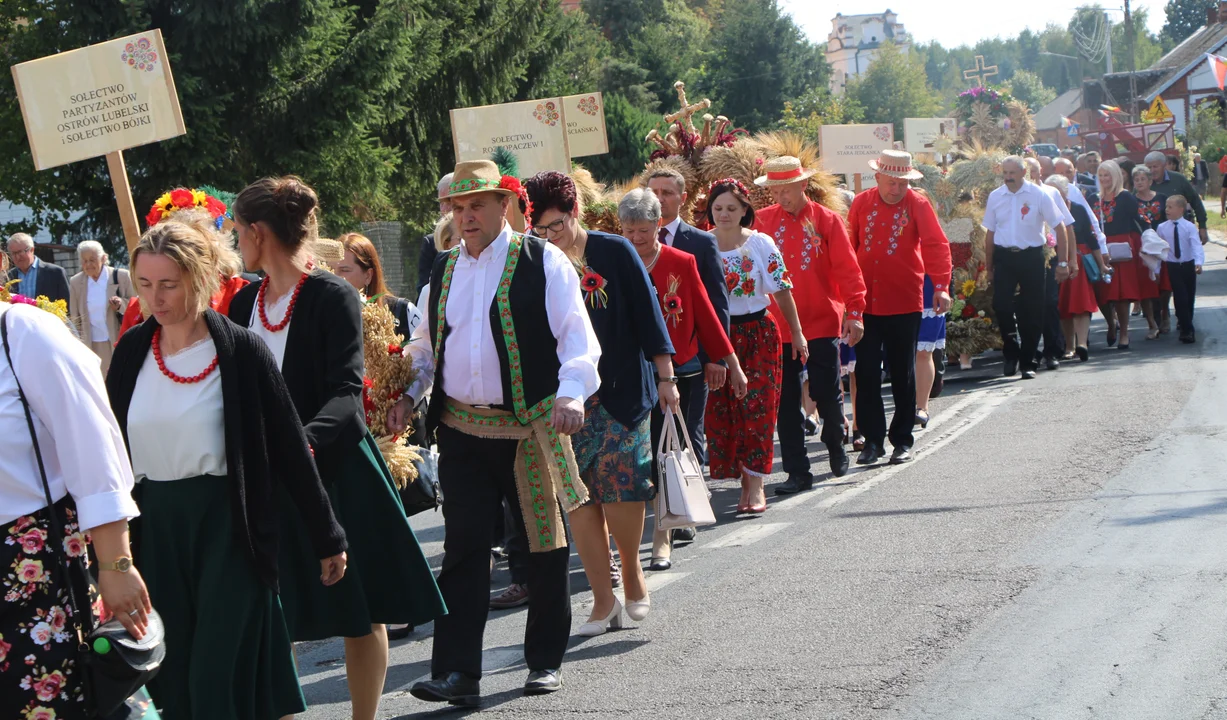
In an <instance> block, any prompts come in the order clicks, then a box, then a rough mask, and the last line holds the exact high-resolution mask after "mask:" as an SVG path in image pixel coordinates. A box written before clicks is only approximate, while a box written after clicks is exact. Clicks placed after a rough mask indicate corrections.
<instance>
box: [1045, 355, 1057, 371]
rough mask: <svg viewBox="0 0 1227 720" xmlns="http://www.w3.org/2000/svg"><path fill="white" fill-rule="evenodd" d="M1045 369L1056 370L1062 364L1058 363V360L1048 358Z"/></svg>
mask: <svg viewBox="0 0 1227 720" xmlns="http://www.w3.org/2000/svg"><path fill="white" fill-rule="evenodd" d="M1044 367H1046V368H1048V369H1049V370H1056V369H1057V368H1059V367H1061V363H1060V362H1058V361H1057V359H1056V358H1048V359H1047V360H1045V361H1044Z"/></svg>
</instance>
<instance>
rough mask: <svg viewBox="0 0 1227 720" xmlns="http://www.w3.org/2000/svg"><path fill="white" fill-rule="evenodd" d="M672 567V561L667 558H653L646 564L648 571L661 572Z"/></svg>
mask: <svg viewBox="0 0 1227 720" xmlns="http://www.w3.org/2000/svg"><path fill="white" fill-rule="evenodd" d="M672 567H673V561H672V560H670V559H669V558H661V557H654V558H652V559H651V561H649V562H648V570H654V571H656V572H661V571H663V570H668V569H670V568H672Z"/></svg>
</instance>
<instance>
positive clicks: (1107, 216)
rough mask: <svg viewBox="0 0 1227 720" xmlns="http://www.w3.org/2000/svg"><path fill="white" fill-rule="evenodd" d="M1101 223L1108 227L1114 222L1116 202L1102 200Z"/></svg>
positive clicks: (1100, 202)
mask: <svg viewBox="0 0 1227 720" xmlns="http://www.w3.org/2000/svg"><path fill="white" fill-rule="evenodd" d="M1098 210H1099V222H1100V224H1102V225H1107V224H1108V223H1110V222H1112V218H1113V216H1114V215H1115V214H1116V200H1102V199H1101V200H1100V201H1099V207H1098Z"/></svg>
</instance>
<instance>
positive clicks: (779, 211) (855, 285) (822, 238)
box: [754, 156, 865, 495]
mask: <svg viewBox="0 0 1227 720" xmlns="http://www.w3.org/2000/svg"><path fill="white" fill-rule="evenodd" d="M763 169H764V170H765V171H766V175H763V176H762V177H760V178H758V179H757V180H755V181H754V182H755V184H757V185H759V186H760V187H765V188H767V189H768V190H769V191H770V192H771V197H772V199H773V200H775V202H776V204H775V205H770V206H768V207H766V208H764V209H762V210H760V211H758V212H756V213H755V221H754V228H755V229H756V230H758V231H759V232H762V233H765V234H766V235H767V236H768V237H771V238H774V239H775V244H776V247H778V248H779V249H780V254H781V255H783V256H784V265H785V267H786V268H787V269H788V272H789V273H790V274H791V275H792V283H793V286H792V297H793V301H794V302H795V303H796V305H797V315H799V316H800V319H801V329H802V330H803V331H804V332H805V337H804V338H788V337H785V338H784V339H785V340H787V341H788V342H785V343H784V347H783V355H784V375H783V385H782V387H781V389H780V414H779V418H778V421H777V422H776V429H777V432H779V435H780V450H781V454H782V455H783V456H784V472H786V473H788V480H787V481H785V482H784V483H783V484H782V485H780V486H779V487H777V488H776V489H775V492H776V494H777V495H787V494H790V493H796V492H801V491H802V490H809V489H810V488H811V487H813V485H814V475H813V473H811V472H810V462H809V454H808V453H807V452H806V450H805V412H804V411H803V410H802V409H801V373H802V371H803V370H805V369H808V370H809V392H810V398H811V399H812V400H813V401H814V402H815V403H816V404H817V406H818V414H819V416H820V417H821V418H822V442H823V443H825V444H826V447H827V453H828V454H829V456H830V457H829V460H830V465H831V472H832V473H834V475H835V477H842V476H843V475H844V474H845V473H847V472H848V453H847V451H845V450H844V410H843V400H844V392H843V386H842V385H841V384H840V377H839V340H840V337H841V336H842V337H843V338H844V341H845V342H847V343H848V344H849V345H855V344H856V343H857V341H859V340H860V339H861V334H862V333H863V332H864V325H863V324H862V322H861V314H862V313H863V312H864V310H865V282H864V280H863V279H862V278H861V269H860V267H859V266H858V265H857V263H856V254H855V253H854V252H853V250H852V244H851V243H850V242H849V241H848V231H847V229H846V228H845V227H844V221H843V218H841V217H840V216H839V215H838V214H836V213H835V212H832V211H831V210H829V209H827V208H825V207H823V206H822V205H819V204H818V203H816V202H814V201H812V200H810V199H809V198H808V197H806V195H805V186H806V184H807V183H808V181H809V178H810V177H811V176H812V175H813V174H814V173H815V172H816V171H815V170H812V169H806V168H803V167H801V161H800V160H798V159H797V158H795V157H789V156H782V157H778V158H773V159H771V160H768V161H767V162H766V163H765V164H764V166H763ZM771 313H772V314H773V315H774V316H775V320H776V323H778V324H779V326H780V327H781V328H786V327H788V324H787V322H786V321H785V319H784V317H783V316H782V315H780V311H779V308H778V307H776V306H775V304H774V303H773V304H772V305H771ZM800 342H805V343H806V345H807V346H808V348H809V361H808V362H807V363H806V364H805V366H804V367H803V366H802V363H801V360H800V358H799V357H794V352H793V343H800Z"/></svg>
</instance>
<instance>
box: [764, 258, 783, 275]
mask: <svg viewBox="0 0 1227 720" xmlns="http://www.w3.org/2000/svg"><path fill="white" fill-rule="evenodd" d="M779 267H780V264H779V263H778V262H776V261H775V260H772V261H771V262H769V263H767V272H769V273H772V274H775V271H776V270H777V269H778V268H779Z"/></svg>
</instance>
